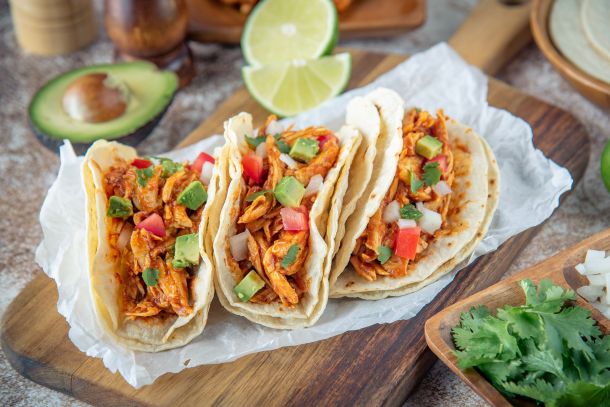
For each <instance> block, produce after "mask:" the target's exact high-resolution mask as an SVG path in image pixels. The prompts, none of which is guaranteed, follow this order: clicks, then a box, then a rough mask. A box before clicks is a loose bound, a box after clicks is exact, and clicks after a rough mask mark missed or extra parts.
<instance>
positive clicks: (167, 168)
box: [161, 158, 184, 178]
mask: <svg viewBox="0 0 610 407" xmlns="http://www.w3.org/2000/svg"><path fill="white" fill-rule="evenodd" d="M161 167H163V172H162V173H161V176H162V177H163V178H167V177H169V176H170V175H172V174H175V173H177V172H178V171H182V170H183V169H184V165H182V164H181V163H177V162H175V161H172V160H170V159H169V158H163V159H161Z"/></svg>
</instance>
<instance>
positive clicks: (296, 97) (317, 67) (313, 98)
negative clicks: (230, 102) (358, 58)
mask: <svg viewBox="0 0 610 407" xmlns="http://www.w3.org/2000/svg"><path fill="white" fill-rule="evenodd" d="M350 73H351V56H350V54H348V53H343V54H337V55H332V56H327V57H322V58H320V59H314V60H306V61H300V62H299V63H298V64H295V63H293V62H282V63H277V64H271V65H266V66H262V67H244V68H243V69H242V76H243V79H244V83H245V85H246V88H247V89H248V91H249V92H250V94H251V95H252V97H254V99H256V100H257V101H258V103H260V104H261V105H262V106H263V107H264V108H266V109H267V110H269V111H270V112H273V113H274V114H277V115H278V116H282V117H286V116H292V115H295V114H298V113H301V112H303V111H305V110H309V109H311V108H314V107H316V106H317V105H319V104H320V103H322V102H324V101H326V100H328V99H330V98H332V97H334V96H336V95H338V94H339V93H341V92H342V91H343V90H344V89H345V87H346V86H347V84H348V82H349V78H350Z"/></svg>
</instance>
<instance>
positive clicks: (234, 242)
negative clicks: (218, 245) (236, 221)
mask: <svg viewBox="0 0 610 407" xmlns="http://www.w3.org/2000/svg"><path fill="white" fill-rule="evenodd" d="M249 236H250V232H249V231H248V229H246V230H245V231H244V232H241V233H238V234H236V235H233V236H231V237H230V238H229V245H230V246H231V255H232V256H233V258H234V259H235V261H242V260H246V259H247V258H248V237H249Z"/></svg>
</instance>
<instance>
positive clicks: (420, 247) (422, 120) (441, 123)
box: [350, 109, 455, 281]
mask: <svg viewBox="0 0 610 407" xmlns="http://www.w3.org/2000/svg"><path fill="white" fill-rule="evenodd" d="M428 134H430V135H433V136H434V137H436V138H437V139H438V140H440V141H441V142H442V143H443V148H442V152H441V154H443V155H444V156H445V157H446V160H447V169H446V170H445V171H444V172H442V174H441V179H442V180H444V181H445V182H446V183H447V184H448V185H449V186H451V185H452V184H453V180H454V177H455V174H454V171H453V153H452V151H451V147H450V144H449V137H448V133H447V128H446V123H445V116H444V113H443V111H442V110H439V111H438V112H437V117H436V118H434V117H433V116H432V115H431V114H430V113H428V112H425V111H418V110H415V109H412V110H410V111H408V112H406V114H405V117H404V120H403V150H402V152H401V154H400V157H399V160H398V165H397V170H396V174H395V176H394V180H393V182H392V184H391V186H390V188H389V190H388V192H387V193H386V196H385V197H384V199H383V201H382V204H381V206H380V207H379V209H378V210H377V211H376V212H375V214H374V215H373V216H372V217H371V218H370V220H369V223H368V225H367V227H366V229H365V231H364V232H363V233H362V235H361V236H360V237H359V238H358V240H357V241H356V246H355V248H354V251H353V252H352V256H351V259H350V262H351V264H352V266H353V267H354V270H355V271H356V273H358V274H359V275H360V276H362V277H363V278H365V279H366V280H368V281H374V280H376V279H377V276H389V277H393V278H396V277H403V276H406V275H407V274H408V266H409V261H408V260H407V259H403V258H401V257H399V256H397V255H396V254H392V256H391V257H390V258H389V259H388V260H387V261H386V262H385V263H384V264H381V263H380V262H379V260H378V257H379V247H380V246H382V245H384V246H386V247H390V248H392V247H394V240H395V237H396V233H397V232H398V228H397V226H396V224H395V223H394V224H386V223H384V222H383V211H384V209H385V207H386V206H387V205H388V203H390V202H391V201H393V200H396V201H398V203H399V204H400V205H401V207H402V206H403V205H406V204H410V203H411V204H415V203H416V202H423V203H424V204H425V205H426V207H427V208H428V209H431V210H434V211H436V212H438V213H440V214H441V219H442V221H443V227H444V226H446V219H447V214H448V210H449V203H450V199H451V194H449V195H445V196H439V195H437V194H436V193H435V192H434V190H433V189H432V188H431V187H430V186H423V187H421V188H419V189H418V190H417V191H416V192H413V191H412V188H411V173H413V174H414V175H415V176H416V177H417V179H418V180H421V179H422V175H423V172H424V171H423V166H424V165H425V164H426V159H425V158H424V157H422V156H419V155H417V154H416V153H415V145H416V143H417V141H418V140H419V139H420V138H422V137H425V136H426V135H428ZM443 227H441V229H439V230H437V231H436V232H435V235H430V234H427V233H422V234H421V235H420V238H419V241H418V243H417V249H416V260H417V256H419V255H421V253H423V252H424V251H425V250H426V248H427V247H428V245H429V243H430V242H431V241H432V240H433V239H434V238H435V237H436V236H438V235H441V234H443V233H445V232H444V229H443Z"/></svg>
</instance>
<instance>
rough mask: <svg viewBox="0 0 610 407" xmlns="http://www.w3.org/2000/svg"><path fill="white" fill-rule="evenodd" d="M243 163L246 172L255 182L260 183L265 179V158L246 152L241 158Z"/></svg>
mask: <svg viewBox="0 0 610 407" xmlns="http://www.w3.org/2000/svg"><path fill="white" fill-rule="evenodd" d="M241 164H242V166H243V167H244V173H245V174H246V175H247V176H248V178H250V179H251V180H252V181H253V182H254V183H255V184H260V183H261V182H262V181H263V159H262V157H259V156H258V155H256V154H246V155H244V156H243V158H242V159H241Z"/></svg>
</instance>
